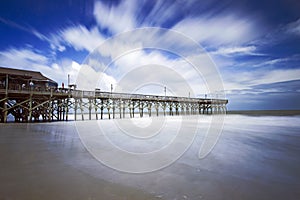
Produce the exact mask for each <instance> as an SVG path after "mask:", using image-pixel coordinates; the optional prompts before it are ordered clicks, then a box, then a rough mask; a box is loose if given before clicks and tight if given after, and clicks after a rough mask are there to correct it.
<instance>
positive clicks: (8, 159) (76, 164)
mask: <svg viewBox="0 0 300 200" xmlns="http://www.w3.org/2000/svg"><path fill="white" fill-rule="evenodd" d="M205 117H209V116H205ZM206 121H209V120H205V119H204V123H202V124H201V126H200V127H199V131H198V133H197V137H196V139H195V141H194V143H193V145H192V146H191V148H189V150H188V151H187V152H186V153H185V154H184V155H183V156H182V157H181V158H180V159H179V160H177V161H176V162H175V163H174V164H172V165H171V166H169V167H166V168H164V169H162V170H159V171H156V172H152V173H146V174H128V173H121V172H118V171H115V170H113V169H110V168H108V167H106V166H104V165H103V164H101V163H100V162H98V161H97V160H95V159H94V158H93V157H92V156H91V155H90V154H89V152H88V151H87V150H86V149H85V148H84V146H83V145H82V143H81V142H80V140H79V138H78V134H77V133H76V127H75V123H74V122H62V123H56V122H55V123H43V124H41V123H37V124H1V125H0V199H299V197H300V192H299V187H300V185H299V180H300V171H299V170H298V167H299V166H300V159H299V154H300V148H299V144H300V135H299V133H300V125H299V124H300V117H288V116H285V117H272V116H267V117H250V116H242V115H231V116H227V117H226V121H225V125H224V129H223V133H222V135H221V138H220V140H219V141H218V143H217V145H216V146H215V148H214V149H213V151H212V152H211V153H210V154H209V155H208V156H207V157H206V158H204V159H202V160H199V159H198V157H197V153H198V151H199V146H200V145H201V142H202V140H203V136H204V135H203V133H202V130H203V129H204V128H205V126H208V125H209V124H208V123H206ZM105 122H106V121H105V120H104V121H101V122H99V123H101V125H103V126H104V127H105V126H106V125H105ZM82 123H85V122H82ZM106 124H107V123H106Z"/></svg>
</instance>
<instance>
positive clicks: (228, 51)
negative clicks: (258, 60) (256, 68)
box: [212, 46, 256, 56]
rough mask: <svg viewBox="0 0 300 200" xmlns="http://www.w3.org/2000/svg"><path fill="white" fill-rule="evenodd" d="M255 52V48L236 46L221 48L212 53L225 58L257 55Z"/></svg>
mask: <svg viewBox="0 0 300 200" xmlns="http://www.w3.org/2000/svg"><path fill="white" fill-rule="evenodd" d="M255 50H256V47H255V46H235V47H221V48H219V49H218V50H217V51H214V52H212V53H213V54H219V55H223V56H228V55H229V56H230V55H236V54H248V55H253V54H255V53H254V51H255ZM255 55H256V54H255Z"/></svg>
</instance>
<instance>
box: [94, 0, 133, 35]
mask: <svg viewBox="0 0 300 200" xmlns="http://www.w3.org/2000/svg"><path fill="white" fill-rule="evenodd" d="M137 5H139V2H135V1H121V2H120V3H119V4H118V5H117V6H112V7H108V5H105V4H104V3H102V2H100V1H96V2H95V5H94V16H95V19H96V21H97V23H98V25H99V26H100V27H102V28H107V29H108V30H110V31H111V32H112V33H120V32H123V31H127V30H131V29H133V28H135V27H136V26H137V25H136V21H135V16H134V13H135V12H134V11H135V7H136V6H137Z"/></svg>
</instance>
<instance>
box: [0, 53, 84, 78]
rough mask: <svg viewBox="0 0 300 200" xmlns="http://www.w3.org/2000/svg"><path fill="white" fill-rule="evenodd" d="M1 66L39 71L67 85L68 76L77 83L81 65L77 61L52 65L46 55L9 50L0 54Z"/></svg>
mask: <svg viewBox="0 0 300 200" xmlns="http://www.w3.org/2000/svg"><path fill="white" fill-rule="evenodd" d="M0 66H3V67H10V68H17V69H25V70H33V71H39V72H41V73H42V74H44V75H45V76H46V77H49V78H51V79H52V80H54V81H56V82H58V83H59V84H61V83H62V82H64V83H67V79H68V78H67V76H68V74H70V75H71V80H72V82H75V81H76V77H77V74H78V71H79V69H80V65H79V64H78V63H76V62H75V61H72V60H69V59H63V60H61V61H59V62H57V63H51V62H50V61H49V60H48V59H47V58H46V57H45V56H44V55H42V54H41V53H38V52H35V51H33V50H31V49H9V50H7V51H1V52H0Z"/></svg>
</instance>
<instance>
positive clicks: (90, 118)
mask: <svg viewBox="0 0 300 200" xmlns="http://www.w3.org/2000/svg"><path fill="white" fill-rule="evenodd" d="M89 120H92V100H91V99H89Z"/></svg>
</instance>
